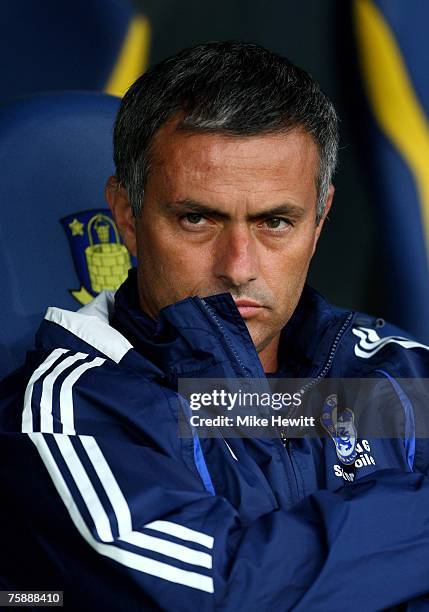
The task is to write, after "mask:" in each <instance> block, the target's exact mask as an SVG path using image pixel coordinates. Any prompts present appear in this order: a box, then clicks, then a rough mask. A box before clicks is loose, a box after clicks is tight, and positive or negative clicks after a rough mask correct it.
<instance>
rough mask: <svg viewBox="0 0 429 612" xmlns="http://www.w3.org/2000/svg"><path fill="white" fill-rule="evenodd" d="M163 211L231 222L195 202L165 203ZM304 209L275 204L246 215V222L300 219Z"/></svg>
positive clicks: (219, 212) (206, 206)
mask: <svg viewBox="0 0 429 612" xmlns="http://www.w3.org/2000/svg"><path fill="white" fill-rule="evenodd" d="M164 207H165V209H166V210H167V211H168V212H171V213H176V214H177V213H180V212H182V213H183V212H184V211H186V212H193V213H198V214H201V215H209V216H210V217H214V218H215V219H220V220H226V221H230V220H231V218H232V217H231V215H229V214H228V213H226V212H224V211H222V210H219V209H217V208H215V207H213V206H208V205H207V204H203V203H202V202H197V201H195V200H189V199H185V200H176V201H174V202H166V203H165V204H164ZM305 212H306V211H305V209H304V208H302V207H301V206H297V205H296V204H290V203H288V202H284V203H283V204H277V205H276V206H271V207H268V208H265V209H263V210H260V211H258V212H256V213H253V214H252V215H247V216H246V220H247V221H255V220H257V219H264V218H269V217H279V216H287V217H292V218H294V219H295V220H298V219H300V218H301V217H303V216H304V215H305Z"/></svg>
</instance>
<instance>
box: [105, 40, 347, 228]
mask: <svg viewBox="0 0 429 612" xmlns="http://www.w3.org/2000/svg"><path fill="white" fill-rule="evenodd" d="M179 112H180V113H181V114H182V116H183V117H182V120H181V121H180V122H179V124H178V126H177V129H184V130H189V131H195V132H214V133H224V134H229V135H236V136H254V135H257V134H264V133H275V132H282V131H287V130H291V129H293V128H295V127H298V126H301V127H302V128H303V129H304V130H306V131H307V132H308V133H309V134H311V135H312V136H313V138H314V140H315V142H316V144H317V146H318V149H319V158H320V163H319V171H318V175H317V177H316V187H317V192H318V201H317V221H318V222H319V221H320V219H321V218H322V216H323V212H324V208H325V204H326V198H327V192H328V187H329V185H330V183H331V180H332V176H333V173H334V171H335V166H336V161H337V149H338V125H337V115H336V113H335V109H334V107H333V106H332V103H331V102H330V100H329V99H328V98H327V96H326V95H325V94H324V93H323V92H322V91H321V89H320V87H319V85H318V84H317V83H316V82H315V81H314V79H313V78H312V77H311V76H310V75H309V74H308V73H307V72H305V70H302V69H301V68H298V67H297V66H295V65H294V64H292V63H291V62H290V61H289V60H288V59H286V58H284V57H281V56H279V55H277V54H275V53H271V52H270V51H267V50H266V49H264V48H263V47H260V46H258V45H255V44H250V43H242V42H209V43H204V44H201V45H196V46H195V47H192V48H190V49H185V50H183V51H181V52H180V53H177V54H176V55H174V56H172V57H170V58H168V59H166V60H164V61H162V62H161V63H159V64H157V65H156V66H154V67H153V68H151V69H150V70H148V71H147V72H146V73H145V74H143V75H142V76H141V77H140V78H139V79H137V81H136V82H135V83H134V84H133V85H132V86H131V87H130V89H129V90H128V92H127V93H126V95H125V96H124V98H123V100H122V104H121V107H120V109H119V113H118V117H117V119H116V124H115V131H114V160H115V164H116V173H117V178H118V181H119V182H120V183H121V185H123V186H124V187H125V188H126V190H127V192H128V196H129V199H130V203H131V206H132V208H133V212H134V214H135V215H136V216H137V215H139V214H140V210H141V205H142V201H143V194H144V186H145V182H146V179H147V176H148V172H149V168H150V148H151V144H152V141H153V138H154V136H155V134H156V132H157V131H158V130H159V129H160V127H161V126H162V125H163V124H164V123H165V122H166V121H168V120H169V119H171V118H172V117H173V116H174V115H175V114H177V113H179Z"/></svg>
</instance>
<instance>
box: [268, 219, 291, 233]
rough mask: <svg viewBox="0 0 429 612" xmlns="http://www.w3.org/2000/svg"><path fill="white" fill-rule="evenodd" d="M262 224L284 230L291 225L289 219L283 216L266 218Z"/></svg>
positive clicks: (272, 228)
mask: <svg viewBox="0 0 429 612" xmlns="http://www.w3.org/2000/svg"><path fill="white" fill-rule="evenodd" d="M262 225H263V226H265V227H266V228H267V229H270V230H284V229H287V228H288V227H290V225H291V224H290V223H289V221H287V220H286V219H282V218H281V217H272V218H271V219H265V221H263V222H262Z"/></svg>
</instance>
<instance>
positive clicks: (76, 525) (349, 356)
mask: <svg viewBox="0 0 429 612" xmlns="http://www.w3.org/2000/svg"><path fill="white" fill-rule="evenodd" d="M134 283H135V279H134V277H131V278H130V279H129V280H128V281H127V282H126V283H125V284H124V285H123V286H122V288H121V289H120V290H119V291H118V292H117V293H116V295H115V296H113V295H112V294H108V293H104V294H101V295H100V296H99V297H98V298H96V299H95V300H94V302H93V303H92V304H90V305H88V306H86V307H84V308H83V309H81V310H80V311H79V312H77V313H73V312H68V311H63V310H60V309H57V308H49V309H48V311H47V314H46V317H45V319H44V321H43V322H42V324H41V327H40V329H39V331H38V333H37V338H36V350H35V351H32V352H30V353H29V354H28V358H27V361H26V364H25V365H24V367H23V368H22V369H20V370H19V371H18V372H16V373H15V374H14V375H12V376H11V377H8V378H7V379H6V380H5V381H4V382H3V384H2V389H1V400H0V486H1V491H2V497H1V504H0V529H1V542H2V552H1V555H0V586H1V588H2V589H10V590H11V589H27V590H30V589H37V590H42V589H60V590H63V591H64V601H65V605H66V607H67V608H68V609H75V610H78V609H79V610H86V609H88V610H94V609H97V608H100V609H105V610H127V611H128V610H159V609H162V610H173V611H176V610H177V611H182V610H183V611H185V610H186V611H188V610H191V609H197V610H201V611H202V610H225V611H227V610H228V611H229V610H231V611H232V610H234V611H236V610H243V611H244V610H246V611H252V610H255V611H256V610H257V611H264V610H275V611H283V610H291V609H293V610H297V611H304V610H305V611H313V610H314V611H317V610H320V611H323V612H326V611H327V610H329V611H331V612H333V611H336V610H338V611H340V610H341V611H343V610H346V609H347V610H352V611H353V610H359V611H362V610H365V611H368V610H381V609H386V608H393V607H395V606H399V605H400V604H405V602H411V603H409V609H416V610H418V609H421V606H424V605H425V604H424V602H425V594H427V593H429V479H428V478H427V471H428V466H429V448H428V444H427V442H426V440H425V439H424V438H418V437H416V436H415V435H414V429H413V428H414V425H415V424H414V421H413V405H412V400H410V399H409V397H407V396H406V394H405V393H404V392H403V390H402V389H401V388H400V387H398V386H397V385H396V380H397V379H398V378H413V377H416V378H422V377H423V378H424V377H428V378H429V353H428V347H426V346H423V345H421V344H419V343H418V342H415V341H413V340H407V339H405V338H403V337H401V336H400V334H399V333H398V331H397V330H395V329H393V328H390V327H389V326H388V325H381V324H380V321H379V320H376V319H372V318H371V317H365V316H364V315H361V314H358V313H352V312H346V311H343V310H339V309H335V308H333V307H332V306H330V305H329V304H328V303H327V302H326V301H325V300H324V299H323V298H322V297H321V296H320V295H319V294H317V293H316V292H314V291H313V290H311V289H310V288H308V287H307V288H305V290H304V293H303V296H302V298H301V300H300V303H299V305H298V308H297V309H296V312H295V313H294V315H293V317H292V319H291V321H290V322H289V323H288V325H287V326H286V327H285V329H284V330H283V332H282V336H281V343H280V349H279V360H280V370H279V374H281V375H283V376H289V377H301V378H304V377H311V378H315V379H322V378H328V377H332V378H356V377H360V378H365V377H371V376H379V377H384V379H385V380H388V381H390V382H391V384H392V389H393V390H394V392H395V394H396V395H397V397H398V406H400V407H401V408H400V409H401V410H402V409H403V415H404V416H403V422H402V425H403V431H401V432H398V436H396V437H392V438H391V439H388V440H386V439H378V438H377V439H374V440H370V439H359V443H358V445H357V446H356V452H357V455H356V457H355V460H354V462H353V463H352V464H349V465H344V464H343V463H342V462H341V461H340V458H339V455H338V454H337V450H338V449H337V447H336V445H335V443H334V440H333V439H331V437H329V436H326V437H318V438H299V439H298V438H297V439H292V440H288V441H287V443H286V444H283V443H282V441H281V440H280V438H274V439H269V438H259V439H255V438H248V439H239V438H230V439H228V440H225V439H223V438H212V439H208V438H205V439H199V438H198V436H197V435H194V437H188V438H180V437H179V436H178V430H177V420H178V411H179V410H180V408H179V402H178V401H177V397H178V396H177V393H176V391H175V386H176V384H177V380H178V379H179V378H181V377H195V378H198V377H204V378H211V377H213V378H219V377H222V378H227V377H245V378H249V377H255V378H260V377H263V376H264V373H263V371H262V367H261V364H260V361H259V359H258V356H257V353H256V351H255V348H254V346H253V343H252V341H251V338H250V336H249V334H248V332H247V328H246V326H245V324H244V322H243V320H242V319H241V317H240V314H239V312H238V310H237V309H236V308H235V305H234V303H233V300H232V298H231V296H230V295H229V294H222V295H218V296H212V297H210V298H205V299H204V300H202V299H200V298H196V297H191V298H188V299H185V300H183V301H181V302H178V303H176V304H174V305H171V306H168V307H167V308H164V309H163V310H162V311H161V313H160V316H159V319H158V321H156V322H155V321H152V320H150V319H149V318H148V317H146V315H144V314H143V313H142V312H141V311H140V310H139V308H138V304H137V297H136V291H135V286H134Z"/></svg>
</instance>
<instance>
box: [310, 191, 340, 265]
mask: <svg viewBox="0 0 429 612" xmlns="http://www.w3.org/2000/svg"><path fill="white" fill-rule="evenodd" d="M334 192H335V187H334V186H333V185H332V184H331V185H329V189H328V197H327V198H326V204H325V210H324V211H323V217H322V218H321V219H320V221H319V224H318V226H317V227H316V232H315V236H314V244H313V252H312V254H311V256H312V257H313V255H314V253H315V251H316V246H317V241H318V240H319V236H320V234H321V232H322V227H323V224H324V223H325V219H326V217H327V216H328V213H329V211H330V209H331V206H332V200H333V199H334Z"/></svg>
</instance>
